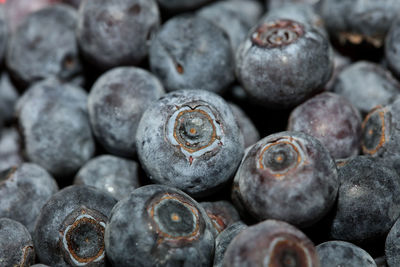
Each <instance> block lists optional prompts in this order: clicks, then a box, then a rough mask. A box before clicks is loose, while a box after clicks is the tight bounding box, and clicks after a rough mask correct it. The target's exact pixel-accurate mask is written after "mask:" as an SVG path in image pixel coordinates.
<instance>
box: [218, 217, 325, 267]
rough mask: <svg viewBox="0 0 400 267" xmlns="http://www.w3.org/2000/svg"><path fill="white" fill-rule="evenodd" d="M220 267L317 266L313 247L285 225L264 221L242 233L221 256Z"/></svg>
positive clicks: (293, 229) (297, 231) (279, 222)
mask: <svg viewBox="0 0 400 267" xmlns="http://www.w3.org/2000/svg"><path fill="white" fill-rule="evenodd" d="M223 266H224V267H228V266H229V267H238V266H285V267H286V266H320V265H319V259H318V255H317V252H316V249H315V247H314V244H313V243H312V242H311V240H309V239H308V238H307V236H306V235H304V234H303V233H302V232H301V231H300V230H298V229H297V228H295V227H293V226H291V225H290V224H288V223H285V222H282V221H275V220H266V221H263V222H261V223H259V224H256V225H253V226H250V227H248V228H246V229H244V230H242V231H241V232H240V233H239V234H238V235H237V236H236V237H235V238H234V239H233V240H232V242H231V243H230V244H229V246H228V249H227V250H226V252H225V256H224V260H223Z"/></svg>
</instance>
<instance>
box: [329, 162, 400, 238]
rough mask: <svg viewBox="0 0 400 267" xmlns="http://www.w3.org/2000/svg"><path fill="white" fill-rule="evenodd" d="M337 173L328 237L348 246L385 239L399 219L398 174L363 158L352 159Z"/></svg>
mask: <svg viewBox="0 0 400 267" xmlns="http://www.w3.org/2000/svg"><path fill="white" fill-rule="evenodd" d="M338 173H339V180H340V188H339V192H338V201H337V207H336V211H335V215H334V218H333V221H332V223H331V227H330V231H331V232H330V235H331V236H332V237H333V238H334V239H339V240H344V241H349V242H364V241H372V240H374V239H376V238H379V237H383V236H385V235H386V234H387V233H388V232H389V231H390V228H391V227H392V225H393V224H394V222H395V221H396V219H397V218H398V217H399V215H400V210H399V209H398V207H399V204H400V179H399V176H398V174H397V173H396V172H395V170H394V169H392V168H388V167H386V166H384V165H383V164H381V163H380V162H378V161H376V160H374V159H373V158H371V157H366V156H358V157H355V158H353V159H351V160H350V161H349V162H347V164H345V165H344V166H342V167H341V168H340V169H339V172H338Z"/></svg>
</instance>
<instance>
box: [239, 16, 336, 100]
mask: <svg viewBox="0 0 400 267" xmlns="http://www.w3.org/2000/svg"><path fill="white" fill-rule="evenodd" d="M332 69H333V53H332V49H331V47H330V44H329V41H328V40H327V39H326V38H325V37H324V36H323V35H322V34H321V33H320V31H319V30H318V29H316V28H314V27H311V26H309V25H308V24H307V25H306V24H302V23H300V22H296V21H293V20H289V19H271V20H269V19H265V20H263V21H262V22H260V23H259V24H258V25H256V26H255V27H254V28H253V29H252V30H250V32H249V34H248V36H247V38H246V40H245V41H244V42H242V44H241V45H240V47H239V48H238V50H237V54H236V73H237V76H238V79H239V81H240V82H241V84H242V85H243V87H244V89H245V90H246V92H247V94H248V95H249V97H250V98H251V99H252V100H253V101H254V102H256V103H258V104H261V105H263V106H265V107H267V108H286V107H292V106H295V105H297V104H299V103H301V102H303V101H304V100H306V99H307V98H309V97H310V96H312V95H313V94H315V93H316V92H318V91H320V90H321V89H322V87H323V86H324V85H325V83H326V82H327V81H328V80H329V78H330V76H331V73H332Z"/></svg>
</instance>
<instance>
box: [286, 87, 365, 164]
mask: <svg viewBox="0 0 400 267" xmlns="http://www.w3.org/2000/svg"><path fill="white" fill-rule="evenodd" d="M288 130H289V131H300V132H304V133H306V134H309V135H312V136H314V137H315V138H317V139H318V140H319V141H320V142H321V143H322V144H323V145H324V146H325V147H326V148H327V149H328V150H329V152H330V153H331V156H332V157H333V158H347V157H350V156H353V155H357V154H358V150H359V146H360V136H361V115H360V112H359V111H358V110H357V109H356V108H355V107H353V105H352V104H351V103H350V102H349V101H348V100H347V99H345V98H344V97H342V96H340V95H337V94H334V93H328V92H325V93H321V94H319V95H316V96H314V97H313V98H310V99H309V100H307V101H306V102H304V103H303V104H301V105H299V106H297V107H296V108H295V109H294V110H293V111H292V113H291V114H290V117H289V124H288Z"/></svg>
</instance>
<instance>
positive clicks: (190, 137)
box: [166, 103, 223, 164]
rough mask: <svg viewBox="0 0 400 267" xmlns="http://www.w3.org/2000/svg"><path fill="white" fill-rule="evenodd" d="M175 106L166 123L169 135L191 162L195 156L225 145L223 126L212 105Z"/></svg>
mask: <svg viewBox="0 0 400 267" xmlns="http://www.w3.org/2000/svg"><path fill="white" fill-rule="evenodd" d="M175 108H176V110H175V111H174V113H173V114H172V116H171V117H170V118H169V119H168V121H167V123H166V133H167V137H168V140H169V142H170V143H171V144H172V145H174V146H176V147H178V148H180V150H181V152H182V153H183V154H184V155H185V156H186V157H187V159H188V161H189V163H190V164H192V162H193V160H194V158H196V157H200V156H201V155H203V154H205V153H206V152H210V151H212V150H215V149H218V147H220V146H222V145H223V131H222V127H221V125H220V123H219V121H218V120H217V118H216V115H215V113H214V112H213V110H212V109H211V107H209V106H208V105H204V104H199V103H197V104H194V103H192V104H190V103H189V104H186V105H183V106H181V107H178V106H176V107H175Z"/></svg>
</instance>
